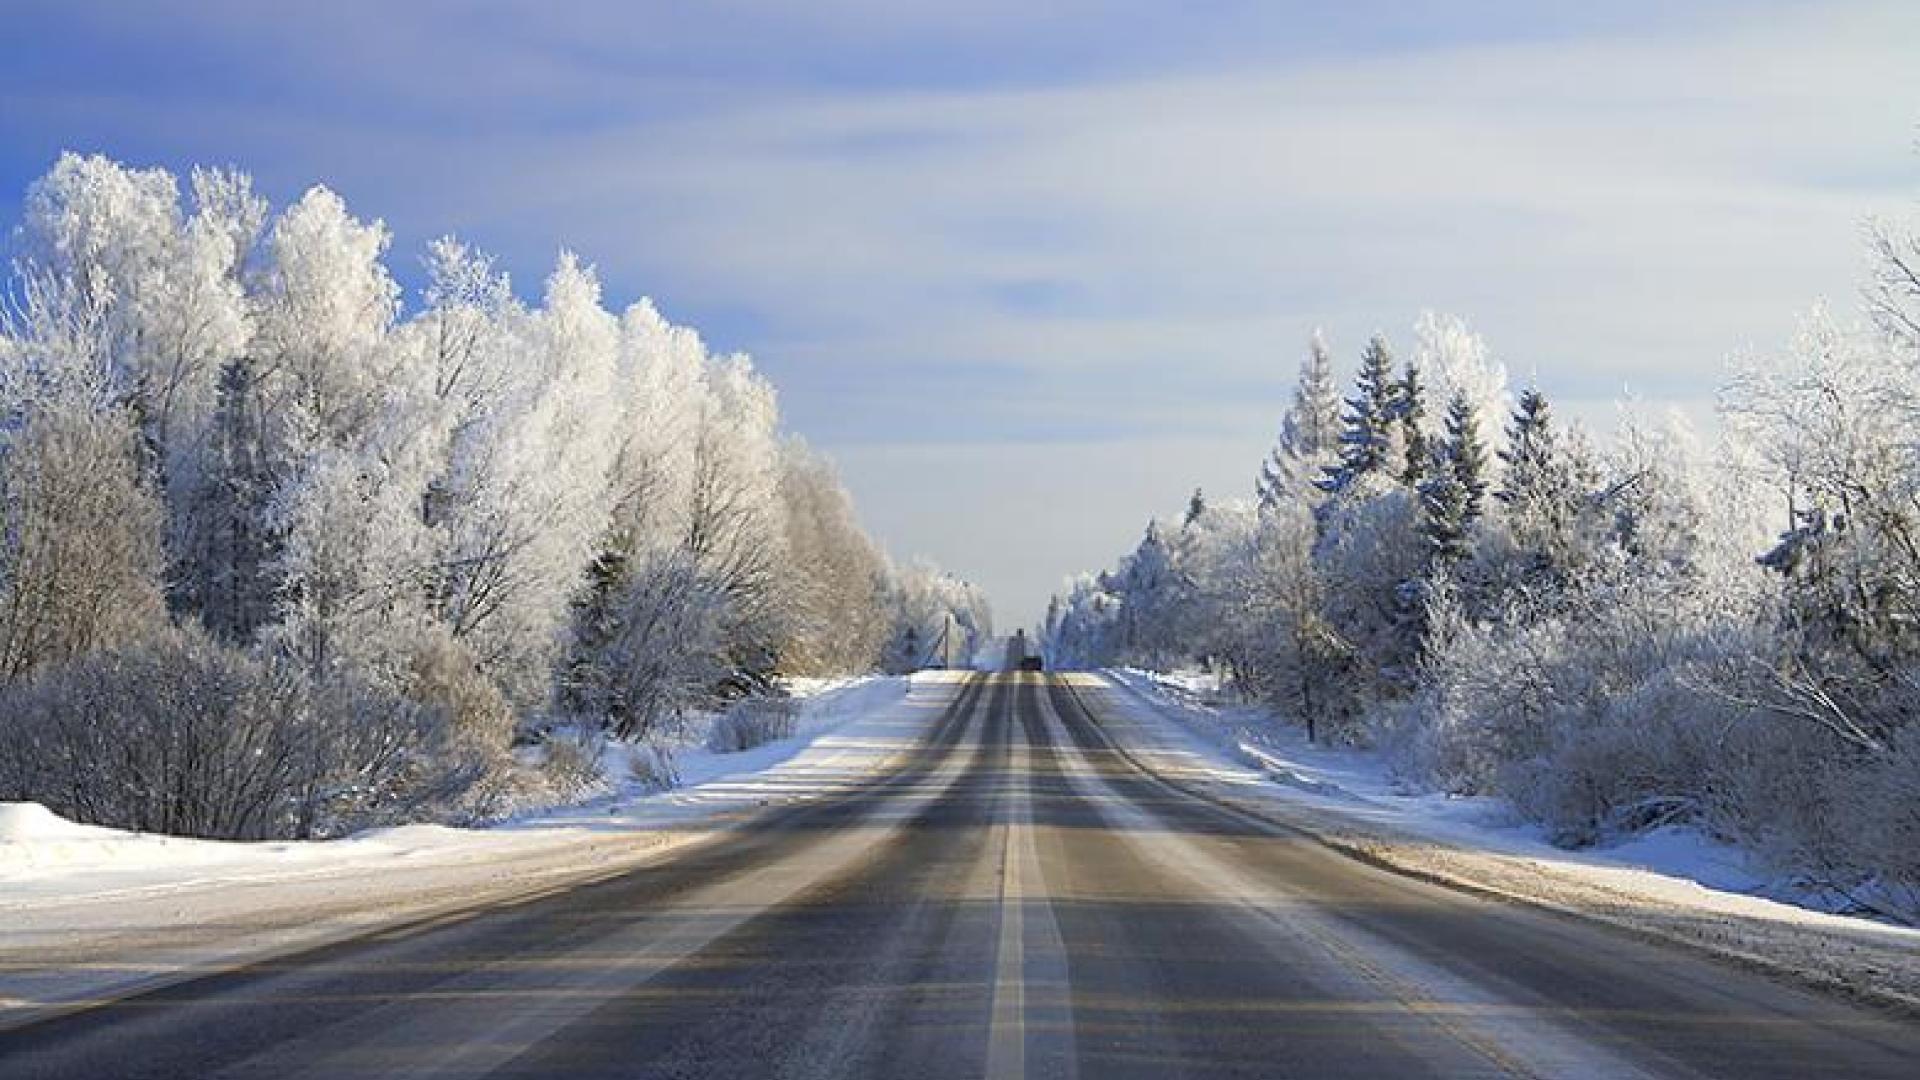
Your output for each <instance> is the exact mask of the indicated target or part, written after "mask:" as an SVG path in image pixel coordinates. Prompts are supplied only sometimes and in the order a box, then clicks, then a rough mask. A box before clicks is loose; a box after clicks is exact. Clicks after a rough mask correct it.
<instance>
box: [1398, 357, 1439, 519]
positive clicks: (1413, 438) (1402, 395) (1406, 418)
mask: <svg viewBox="0 0 1920 1080" xmlns="http://www.w3.org/2000/svg"><path fill="white" fill-rule="evenodd" d="M1426 396H1427V391H1426V387H1425V386H1423V385H1422V384H1421V382H1420V365H1419V364H1418V363H1417V362H1415V361H1413V360H1408V361H1407V368H1406V374H1405V375H1403V376H1401V379H1400V387H1399V396H1398V400H1397V401H1396V402H1395V406H1394V416H1395V419H1397V420H1398V421H1399V423H1400V449H1401V455H1402V457H1401V462H1400V482H1401V483H1403V484H1406V485H1407V486H1408V487H1411V488H1415V489H1418V488H1419V486H1420V483H1421V481H1422V479H1424V477H1425V475H1426V471H1427V460H1428V458H1429V457H1431V456H1432V455H1431V454H1430V453H1429V452H1428V449H1427V437H1426V436H1425V435H1424V434H1422V433H1421V431H1420V425H1421V422H1422V421H1424V420H1425V419H1426V418H1427V402H1426Z"/></svg>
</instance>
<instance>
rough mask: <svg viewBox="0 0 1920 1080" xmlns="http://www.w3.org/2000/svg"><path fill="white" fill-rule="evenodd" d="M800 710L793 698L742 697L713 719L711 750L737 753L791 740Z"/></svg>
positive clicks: (710, 740) (709, 737)
mask: <svg viewBox="0 0 1920 1080" xmlns="http://www.w3.org/2000/svg"><path fill="white" fill-rule="evenodd" d="M798 711H799V710H798V709H797V708H796V707H795V705H794V703H793V699H792V698H765V697H760V698H742V699H741V700H739V701H736V702H734V703H733V704H731V705H729V706H727V709H726V711H725V712H722V713H721V714H720V715H718V716H716V717H714V718H713V727H711V728H709V729H708V730H707V749H709V750H712V751H713V752H715V753H718V754H733V753H738V752H739V751H742V750H751V749H753V748H754V747H756V746H763V745H765V744H767V743H770V742H777V741H779V740H781V739H790V738H792V737H793V726H794V720H795V717H796V715H797V713H798Z"/></svg>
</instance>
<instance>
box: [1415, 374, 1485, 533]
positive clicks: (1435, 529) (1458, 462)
mask: <svg viewBox="0 0 1920 1080" xmlns="http://www.w3.org/2000/svg"><path fill="white" fill-rule="evenodd" d="M1431 453H1432V460H1431V463H1430V465H1429V470H1428V471H1429V472H1430V473H1431V475H1430V476H1429V478H1428V479H1427V481H1426V482H1425V483H1424V484H1423V485H1422V486H1421V489H1420V495H1421V507H1422V509H1423V511H1424V513H1425V519H1424V520H1425V529H1426V534H1427V540H1428V542H1429V543H1430V544H1432V546H1433V554H1434V557H1435V558H1436V559H1438V560H1439V561H1440V562H1441V563H1443V564H1451V563H1457V562H1459V561H1461V560H1463V559H1465V558H1466V557H1467V556H1468V555H1470V554H1471V553H1472V549H1471V546H1470V544H1469V538H1470V533H1471V531H1472V529H1473V526H1474V523H1475V522H1477V521H1478V520H1479V519H1480V510H1481V501H1482V500H1483V499H1484V498H1485V497H1486V492H1487V449H1486V446H1485V445H1483V444H1482V443H1481V441H1480V419H1479V417H1477V416H1475V415H1474V411H1473V402H1472V401H1470V400H1468V398H1467V395H1466V393H1465V392H1464V391H1461V390H1458V389H1456V390H1455V391H1454V393H1453V396H1452V397H1451V398H1449V399H1448V401H1447V419H1446V428H1445V430H1444V434H1443V436H1442V438H1441V440H1440V441H1439V442H1438V443H1436V444H1434V445H1433V448H1432V451H1431Z"/></svg>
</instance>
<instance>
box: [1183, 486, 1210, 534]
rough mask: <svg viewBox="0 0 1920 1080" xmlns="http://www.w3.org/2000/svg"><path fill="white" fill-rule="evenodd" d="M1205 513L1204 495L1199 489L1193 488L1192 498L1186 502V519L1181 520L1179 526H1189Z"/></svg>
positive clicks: (1205, 500)
mask: <svg viewBox="0 0 1920 1080" xmlns="http://www.w3.org/2000/svg"><path fill="white" fill-rule="evenodd" d="M1206 512H1207V497H1206V494H1205V493H1203V492H1202V491H1201V490H1200V489H1199V488H1194V489H1193V496H1192V497H1191V498H1189V499H1188V500H1187V515H1186V517H1184V518H1182V519H1181V521H1180V524H1182V525H1185V526H1191V525H1192V524H1193V523H1194V522H1196V521H1199V520H1200V515H1202V514H1204V513H1206Z"/></svg>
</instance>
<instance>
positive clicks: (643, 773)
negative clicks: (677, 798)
mask: <svg viewBox="0 0 1920 1080" xmlns="http://www.w3.org/2000/svg"><path fill="white" fill-rule="evenodd" d="M627 775H628V777H630V778H631V779H632V780H633V781H634V782H635V783H637V784H639V785H640V787H641V789H642V790H645V791H671V790H673V789H674V788H677V787H679V786H680V766H679V765H678V764H676V763H675V762H674V760H673V750H672V748H671V747H669V746H667V745H666V744H665V743H661V742H653V741H649V742H643V743H640V744H638V745H635V746H631V747H628V748H627Z"/></svg>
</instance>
